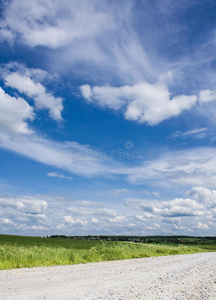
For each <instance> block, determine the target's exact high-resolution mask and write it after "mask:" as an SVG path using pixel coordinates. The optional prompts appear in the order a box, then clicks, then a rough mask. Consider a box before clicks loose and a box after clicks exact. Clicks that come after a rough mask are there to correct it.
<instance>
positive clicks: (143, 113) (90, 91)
mask: <svg viewBox="0 0 216 300" xmlns="http://www.w3.org/2000/svg"><path fill="white" fill-rule="evenodd" d="M80 89H81V93H82V95H83V97H84V98H86V99H87V100H88V101H89V102H92V103H94V104H96V105H98V106H101V107H107V108H110V109H113V110H121V111H123V113H124V117H125V119H127V120H131V121H137V122H139V123H147V124H149V125H157V124H158V123H160V122H162V121H164V120H167V119H169V118H171V117H174V116H178V115H180V114H181V113H182V111H184V110H190V109H191V108H192V107H193V106H194V105H195V104H196V102H197V96H185V95H181V96H176V97H173V98H171V97H170V93H169V91H168V89H167V87H166V86H165V85H163V84H162V83H156V84H149V83H147V82H142V83H140V84H136V85H134V86H121V87H110V86H95V87H93V88H91V87H90V86H88V85H84V86H81V87H80Z"/></svg>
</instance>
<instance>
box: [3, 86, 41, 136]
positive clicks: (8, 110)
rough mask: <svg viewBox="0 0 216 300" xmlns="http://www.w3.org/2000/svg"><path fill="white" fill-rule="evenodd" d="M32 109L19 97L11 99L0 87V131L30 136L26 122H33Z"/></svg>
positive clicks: (30, 131)
mask: <svg viewBox="0 0 216 300" xmlns="http://www.w3.org/2000/svg"><path fill="white" fill-rule="evenodd" d="M34 117H35V114H34V109H33V107H32V106H30V105H29V104H28V102H26V101H25V100H24V99H23V98H21V97H17V98H15V97H11V96H10V95H9V94H7V93H5V91H4V90H3V89H2V88H1V87H0V129H3V130H6V131H9V132H12V133H23V134H31V133H32V132H33V131H32V130H31V129H30V128H29V126H28V121H33V120H34Z"/></svg>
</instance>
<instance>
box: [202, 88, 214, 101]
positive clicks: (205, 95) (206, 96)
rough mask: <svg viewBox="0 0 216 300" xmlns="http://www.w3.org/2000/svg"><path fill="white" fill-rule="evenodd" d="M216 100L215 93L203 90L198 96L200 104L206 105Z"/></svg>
mask: <svg viewBox="0 0 216 300" xmlns="http://www.w3.org/2000/svg"><path fill="white" fill-rule="evenodd" d="M215 100H216V91H211V90H203V91H201V92H200V94H199V102H200V103H207V102H212V101H215Z"/></svg>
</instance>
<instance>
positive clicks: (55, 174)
mask: <svg viewBox="0 0 216 300" xmlns="http://www.w3.org/2000/svg"><path fill="white" fill-rule="evenodd" d="M47 176H49V177H58V178H67V179H73V177H70V176H64V175H62V174H58V173H56V172H50V173H47Z"/></svg>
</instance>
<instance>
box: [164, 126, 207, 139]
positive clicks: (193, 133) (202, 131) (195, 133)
mask: <svg viewBox="0 0 216 300" xmlns="http://www.w3.org/2000/svg"><path fill="white" fill-rule="evenodd" d="M206 131H208V128H197V129H193V130H188V131H185V132H182V131H175V132H173V133H171V134H170V135H168V137H167V138H168V139H175V138H186V137H190V138H191V137H192V138H196V139H201V138H204V137H205V136H206V134H207V132H206Z"/></svg>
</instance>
